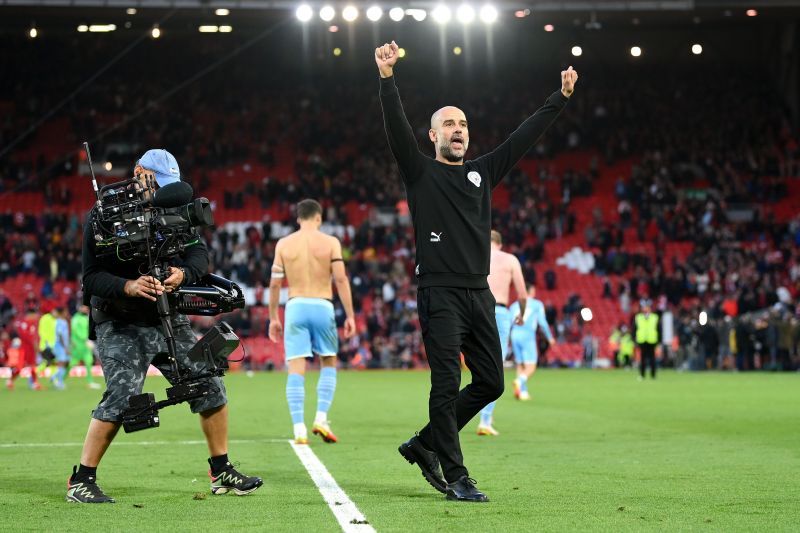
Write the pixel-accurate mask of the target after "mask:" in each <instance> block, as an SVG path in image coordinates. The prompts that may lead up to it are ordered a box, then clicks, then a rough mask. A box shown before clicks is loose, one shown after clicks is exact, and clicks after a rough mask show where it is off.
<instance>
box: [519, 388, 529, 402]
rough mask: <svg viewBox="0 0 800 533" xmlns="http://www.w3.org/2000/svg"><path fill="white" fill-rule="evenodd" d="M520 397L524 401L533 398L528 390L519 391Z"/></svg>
mask: <svg viewBox="0 0 800 533" xmlns="http://www.w3.org/2000/svg"><path fill="white" fill-rule="evenodd" d="M519 399H520V400H522V401H523V402H527V401H528V400H530V399H531V395H530V393H528V391H526V390H524V391H522V392H520V393H519Z"/></svg>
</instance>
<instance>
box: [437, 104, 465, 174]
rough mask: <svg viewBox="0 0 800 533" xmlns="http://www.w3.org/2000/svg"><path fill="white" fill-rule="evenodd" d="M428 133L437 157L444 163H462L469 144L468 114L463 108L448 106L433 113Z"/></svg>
mask: <svg viewBox="0 0 800 533" xmlns="http://www.w3.org/2000/svg"><path fill="white" fill-rule="evenodd" d="M428 135H429V137H430V139H431V142H432V143H433V146H434V149H435V150H436V159H437V160H439V161H442V162H443V163H450V164H461V163H462V162H463V160H464V154H465V153H466V152H467V147H468V146H469V130H468V129H467V116H466V115H465V114H464V112H463V111H462V110H460V109H459V108H457V107H453V106H446V107H443V108H441V109H439V110H438V111H436V112H435V113H434V114H433V115H431V129H430V131H429V132H428Z"/></svg>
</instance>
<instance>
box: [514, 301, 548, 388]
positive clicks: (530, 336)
mask: <svg viewBox="0 0 800 533" xmlns="http://www.w3.org/2000/svg"><path fill="white" fill-rule="evenodd" d="M535 296H536V287H534V286H533V285H531V286H530V288H529V289H528V304H527V305H526V307H525V314H524V315H523V319H524V323H523V324H522V325H521V326H519V325H516V324H514V326H513V327H512V328H511V348H512V350H513V352H514V360H515V361H516V363H517V377H516V379H515V380H514V396H515V397H516V398H517V399H518V400H530V393H529V392H528V379H529V378H530V377H531V376H532V375H533V373H534V372H536V364H537V363H538V361H539V350H538V348H537V346H536V331H537V330H538V329H539V328H541V329H542V332H543V333H544V335H545V337H547V341H548V342H549V343H550V344H553V343H554V342H555V339H554V338H553V334H552V333H551V332H550V326H549V325H548V324H547V317H546V316H545V310H544V304H543V303H542V302H541V300H537V299H536V298H535ZM509 311H510V314H511V315H512V316H516V313H518V312H519V304H518V303H516V302H515V303H514V304H513V305H512V306H511V309H509Z"/></svg>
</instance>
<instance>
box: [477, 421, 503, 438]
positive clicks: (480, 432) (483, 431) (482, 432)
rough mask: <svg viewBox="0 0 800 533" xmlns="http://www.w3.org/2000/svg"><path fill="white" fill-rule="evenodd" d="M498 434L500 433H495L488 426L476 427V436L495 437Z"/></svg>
mask: <svg viewBox="0 0 800 533" xmlns="http://www.w3.org/2000/svg"><path fill="white" fill-rule="evenodd" d="M499 434H500V432H499V431H497V430H496V429H494V428H493V427H492V426H490V425H489V426H485V425H483V424H481V425H479V426H478V435H481V436H484V435H491V436H492V437H496V436H498V435H499Z"/></svg>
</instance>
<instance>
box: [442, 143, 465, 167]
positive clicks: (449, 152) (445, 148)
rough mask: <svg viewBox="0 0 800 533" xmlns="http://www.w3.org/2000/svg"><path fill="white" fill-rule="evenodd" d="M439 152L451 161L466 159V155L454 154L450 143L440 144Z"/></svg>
mask: <svg viewBox="0 0 800 533" xmlns="http://www.w3.org/2000/svg"><path fill="white" fill-rule="evenodd" d="M439 154H440V155H441V156H442V157H444V158H445V159H447V160H448V161H450V162H451V163H461V162H462V161H464V156H463V155H456V154H454V153H453V151H452V150H450V146H449V145H444V146H440V147H439Z"/></svg>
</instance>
